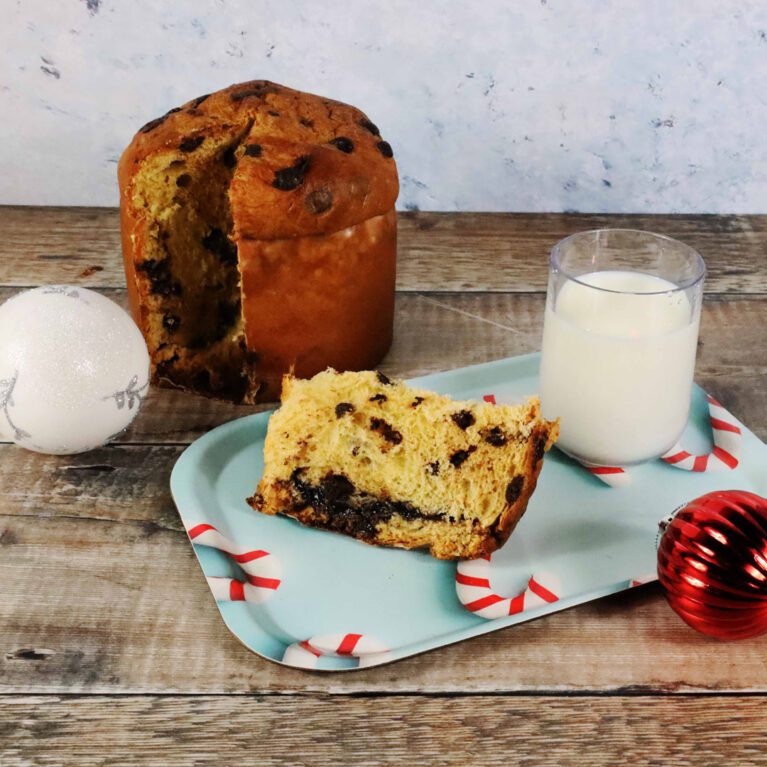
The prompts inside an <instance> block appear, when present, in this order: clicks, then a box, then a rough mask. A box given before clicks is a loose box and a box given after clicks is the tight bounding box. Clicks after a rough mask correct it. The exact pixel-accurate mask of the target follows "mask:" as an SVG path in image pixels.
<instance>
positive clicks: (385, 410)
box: [249, 370, 558, 559]
mask: <svg viewBox="0 0 767 767" xmlns="http://www.w3.org/2000/svg"><path fill="white" fill-rule="evenodd" d="M557 433H558V424H557V423H556V422H548V421H545V420H544V419H543V418H542V417H541V413H540V406H539V403H538V400H537V399H530V400H529V401H528V402H527V403H526V404H524V405H519V406H511V405H492V404H489V403H477V402H469V401H463V402H461V401H455V400H452V399H450V398H449V397H446V396H442V395H439V394H435V393H433V392H430V391H425V390H421V389H413V388H411V387H409V386H407V385H406V384H404V383H403V382H401V381H394V380H390V379H389V378H387V377H386V376H385V375H383V374H382V373H380V372H375V371H363V372H359V373H351V372H347V373H337V372H336V371H334V370H326V371H324V372H322V373H319V374H317V375H316V376H314V377H313V378H312V379H310V380H300V379H297V378H293V377H292V376H285V378H284V379H283V386H282V405H281V407H280V409H279V410H278V411H277V412H275V413H274V415H272V417H271V419H270V421H269V427H268V432H267V436H266V443H265V448H264V456H265V470H264V475H263V478H262V480H261V482H260V483H259V485H258V489H257V492H256V494H255V495H254V496H253V497H252V498H250V499H249V503H250V504H251V505H252V506H253V507H254V508H255V509H257V510H258V511H261V512H263V513H265V514H285V515H288V516H290V517H293V518H295V519H297V520H298V521H299V522H302V523H303V524H305V525H309V526H311V527H317V528H321V529H324V530H332V531H335V532H339V533H344V534H345V535H350V536H353V537H355V538H358V539H360V540H362V541H365V542H367V543H371V544H376V545H380V546H398V547H401V548H407V549H415V548H426V549H429V550H430V552H431V554H432V555H433V556H435V557H438V558H439V559H468V558H476V557H480V556H484V555H487V554H490V553H491V552H493V551H495V550H496V549H498V548H500V547H501V546H502V545H503V544H504V543H505V542H506V540H507V539H508V537H509V535H510V534H511V532H512V530H513V529H514V527H515V525H516V524H517V522H518V521H519V519H520V518H521V516H522V514H523V513H524V511H525V508H526V507H527V502H528V500H529V498H530V496H531V495H532V493H533V491H534V490H535V486H536V482H537V480H538V474H539V472H540V470H541V466H542V461H543V456H544V453H545V452H546V450H548V449H549V447H550V446H551V445H552V443H553V441H554V440H555V439H556V436H557Z"/></svg>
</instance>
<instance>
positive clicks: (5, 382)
mask: <svg viewBox="0 0 767 767" xmlns="http://www.w3.org/2000/svg"><path fill="white" fill-rule="evenodd" d="M18 380H19V371H18V370H16V371H14V373H13V377H12V378H2V379H0V410H1V411H2V412H3V414H4V415H5V420H6V421H8V425H9V426H10V427H11V428H12V429H13V438H14V440H20V439H29V438H30V436H31V435H30V434H28V433H27V432H26V431H24V429H21V428H19V427H18V426H17V425H16V424H15V423H14V422H13V421H12V420H11V413H10V409H11V408H12V407H13V405H14V402H13V389H14V387H15V386H16V382H17V381H18Z"/></svg>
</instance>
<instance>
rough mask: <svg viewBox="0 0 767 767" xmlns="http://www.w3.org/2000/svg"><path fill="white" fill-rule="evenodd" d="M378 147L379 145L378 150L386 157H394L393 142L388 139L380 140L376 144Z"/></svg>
mask: <svg viewBox="0 0 767 767" xmlns="http://www.w3.org/2000/svg"><path fill="white" fill-rule="evenodd" d="M376 147H378V151H379V152H380V153H381V154H382V155H383V156H384V157H394V151H393V150H392V148H391V144H390V143H389V142H388V141H379V142H378V143H377V144H376Z"/></svg>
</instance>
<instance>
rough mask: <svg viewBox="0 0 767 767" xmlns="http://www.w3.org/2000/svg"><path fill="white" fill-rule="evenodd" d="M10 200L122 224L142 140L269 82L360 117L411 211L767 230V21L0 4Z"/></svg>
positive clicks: (297, 2)
mask: <svg viewBox="0 0 767 767" xmlns="http://www.w3.org/2000/svg"><path fill="white" fill-rule="evenodd" d="M0 11H1V13H0V18H2V25H1V26H0V203H30V204H62V205H64V204H76V205H114V204H116V201H117V191H116V181H115V167H116V162H117V158H118V156H119V154H120V151H121V149H122V148H123V147H124V146H125V144H126V143H127V142H128V141H129V140H130V138H131V135H132V134H133V132H134V131H135V130H136V129H137V128H138V127H139V126H140V125H141V124H143V123H144V122H146V121H147V120H149V119H150V118H152V117H154V116H156V115H158V114H160V113H162V112H165V111H166V110H167V109H168V108H170V107H171V106H174V105H176V104H177V103H179V102H181V101H183V100H186V99H188V98H191V97H193V96H196V95H198V94H201V93H204V92H206V91H210V90H212V89H216V88H219V87H222V86H225V85H228V84H230V83H232V82H238V81H241V80H246V79H252V78H267V79H272V80H276V81H278V82H282V83H284V84H286V85H291V86H294V87H298V88H301V89H304V90H309V91H314V92H318V93H321V94H323V95H328V96H331V97H333V98H337V99H340V100H344V101H349V102H351V103H353V104H355V105H357V106H359V107H361V108H362V109H364V110H366V111H367V112H368V113H369V114H370V116H371V117H372V119H373V120H374V121H375V122H377V123H378V124H379V125H380V126H381V127H382V129H383V131H384V135H385V137H386V138H387V139H388V140H389V141H390V142H391V143H392V144H393V146H394V149H395V152H396V156H397V160H398V163H399V168H400V176H401V179H402V193H401V196H400V202H399V205H400V207H402V208H414V207H418V208H422V209H429V210H517V211H556V210H582V211H609V212H618V211H656V212H680V211H684V212H741V213H749V212H762V213H764V212H767V184H766V183H765V182H766V181H767V85H766V83H767V77H766V76H767V3H764V2H752V1H750V0H735V1H733V2H727V1H725V2H722V1H721V0H717V1H716V2H714V0H698V1H697V2H669V0H644V1H640V0H632V1H628V0H614V1H613V2H597V0H577V1H576V0H519V2H511V1H509V0H475V1H474V2H451V1H450V0H408V1H404V0H388V1H387V2H364V1H363V2H355V1H354V0H324V2H310V0H303V1H301V0H186V2H184V3H175V2H156V1H151V2H150V1H149V0H134V1H133V2H129V0H60V1H59V2H52V1H51V0H23V1H22V0H20V1H18V2H14V1H13V0H0Z"/></svg>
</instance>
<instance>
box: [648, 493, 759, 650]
mask: <svg viewBox="0 0 767 767" xmlns="http://www.w3.org/2000/svg"><path fill="white" fill-rule="evenodd" d="M661 528H662V529H663V533H662V537H661V540H660V545H659V547H658V578H659V580H660V583H661V585H662V586H663V589H664V591H665V592H666V597H667V598H668V601H669V604H670V605H671V607H672V608H673V609H674V610H675V611H676V613H677V614H678V615H679V616H680V617H681V618H682V619H683V620H685V621H686V622H687V623H689V624H690V626H692V627H693V628H695V629H697V630H698V631H701V632H702V633H704V634H708V635H709V636H712V637H716V638H718V639H746V638H748V637H753V636H757V635H758V634H762V633H764V632H766V631H767V499H765V498H761V497H760V496H758V495H754V494H753V493H747V492H744V491H740V490H726V491H720V492H715V493H708V494H707V495H704V496H701V497H700V498H696V499H695V500H694V501H690V503H688V504H686V505H685V506H683V507H682V508H681V509H679V510H678V511H677V512H676V513H675V514H674V516H673V517H672V518H671V520H670V521H669V522H666V523H662V524H661Z"/></svg>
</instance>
